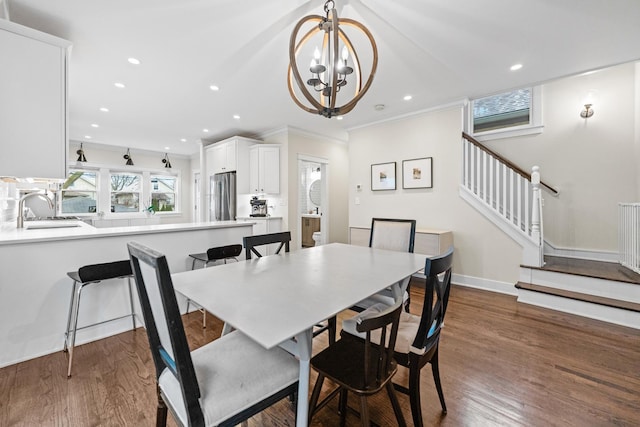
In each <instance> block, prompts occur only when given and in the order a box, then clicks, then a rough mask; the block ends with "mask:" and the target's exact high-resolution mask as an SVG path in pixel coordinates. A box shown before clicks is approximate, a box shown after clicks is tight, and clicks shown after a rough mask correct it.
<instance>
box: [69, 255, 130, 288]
mask: <svg viewBox="0 0 640 427" xmlns="http://www.w3.org/2000/svg"><path fill="white" fill-rule="evenodd" d="M132 274H133V273H132V271H131V262H129V260H128V259H127V260H124V261H115V262H105V263H102V264H91V265H85V266H83V267H80V268H79V269H78V277H80V280H82V282H83V283H87V282H98V281H100V280H107V279H115V278H116V277H125V276H131V275H132Z"/></svg>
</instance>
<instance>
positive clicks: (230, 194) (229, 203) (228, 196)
mask: <svg viewBox="0 0 640 427" xmlns="http://www.w3.org/2000/svg"><path fill="white" fill-rule="evenodd" d="M209 179H210V182H209V185H210V187H209V189H210V192H209V194H210V200H209V209H210V211H209V218H210V219H211V221H228V220H235V219H236V173H235V172H226V173H217V174H215V175H213V176H212V177H210V178H209Z"/></svg>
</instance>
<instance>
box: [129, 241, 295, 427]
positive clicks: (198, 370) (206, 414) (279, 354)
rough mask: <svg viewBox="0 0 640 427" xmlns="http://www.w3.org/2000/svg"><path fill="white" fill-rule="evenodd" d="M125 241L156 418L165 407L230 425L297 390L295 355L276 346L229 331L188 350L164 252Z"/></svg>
mask: <svg viewBox="0 0 640 427" xmlns="http://www.w3.org/2000/svg"><path fill="white" fill-rule="evenodd" d="M127 246H128V249H129V255H130V258H131V264H132V266H133V273H134V277H135V282H136V287H137V289H138V295H139V297H140V303H141V305H142V312H143V314H144V321H145V325H146V329H147V336H148V338H149V346H150V348H151V354H152V358H153V362H154V364H155V367H156V381H157V392H158V407H157V413H156V426H159V427H161V426H165V425H166V422H167V413H168V410H170V411H171V414H172V415H173V417H174V418H175V420H176V422H177V424H178V425H183V426H234V425H237V424H239V423H241V422H242V421H244V420H246V419H248V418H249V417H251V416H253V415H255V414H257V413H258V412H260V411H262V410H264V409H265V408H267V407H269V406H271V405H272V404H274V403H275V402H277V401H279V400H281V399H283V398H285V397H287V396H295V393H296V391H297V387H298V377H299V362H298V361H297V359H296V358H295V357H294V356H292V355H291V354H289V353H287V352H286V351H285V350H283V349H281V348H280V347H275V348H272V349H270V350H267V349H265V348H263V347H262V346H260V345H259V344H257V343H256V342H255V341H253V340H251V339H249V338H247V337H246V336H245V335H244V334H242V333H240V332H238V331H235V332H231V333H229V334H226V335H223V336H221V337H220V338H218V339H216V340H214V341H212V342H210V343H209V344H206V345H204V346H202V347H200V348H198V349H196V350H194V351H189V346H188V343H187V338H186V336H185V332H184V326H183V324H182V319H181V317H180V311H179V309H178V303H177V300H176V294H175V290H174V288H173V282H172V280H171V274H170V272H169V266H168V264H167V260H166V258H165V256H164V255H162V254H161V253H158V252H156V251H154V250H153V249H150V248H148V247H145V246H143V245H141V244H139V243H136V242H132V243H129V244H128V245H127ZM302 398H304V397H302Z"/></svg>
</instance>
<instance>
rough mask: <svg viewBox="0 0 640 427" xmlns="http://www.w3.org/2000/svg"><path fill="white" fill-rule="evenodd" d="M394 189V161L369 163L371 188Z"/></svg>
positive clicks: (375, 189)
mask: <svg viewBox="0 0 640 427" xmlns="http://www.w3.org/2000/svg"><path fill="white" fill-rule="evenodd" d="M395 189H396V162H390V163H378V164H375V165H371V190H373V191H378V190H395Z"/></svg>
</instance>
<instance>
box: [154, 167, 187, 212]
mask: <svg viewBox="0 0 640 427" xmlns="http://www.w3.org/2000/svg"><path fill="white" fill-rule="evenodd" d="M154 178H172V179H174V180H175V186H174V189H173V192H172V193H168V192H165V191H155V190H154V189H153V179H154ZM148 182H149V198H148V200H149V206H152V204H153V195H154V194H173V210H172V211H154V214H156V215H172V214H179V213H181V210H180V176H179V175H174V174H168V173H161V172H150V173H149V178H148Z"/></svg>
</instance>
